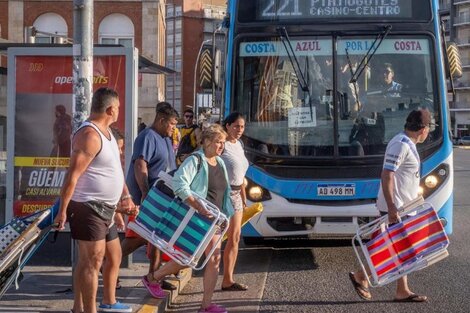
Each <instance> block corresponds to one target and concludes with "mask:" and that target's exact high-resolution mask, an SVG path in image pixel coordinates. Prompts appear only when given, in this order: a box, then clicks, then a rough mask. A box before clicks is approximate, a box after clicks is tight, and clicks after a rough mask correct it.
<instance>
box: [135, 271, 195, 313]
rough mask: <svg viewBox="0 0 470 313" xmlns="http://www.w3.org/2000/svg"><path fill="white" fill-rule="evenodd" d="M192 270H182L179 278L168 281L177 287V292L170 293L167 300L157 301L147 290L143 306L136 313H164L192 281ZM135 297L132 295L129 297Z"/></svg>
mask: <svg viewBox="0 0 470 313" xmlns="http://www.w3.org/2000/svg"><path fill="white" fill-rule="evenodd" d="M191 277H192V270H191V268H185V269H182V270H181V271H180V273H179V278H173V279H168V280H167V281H168V282H169V283H171V284H172V285H174V286H175V287H176V290H173V291H168V293H167V296H166V298H164V299H155V298H152V297H151V296H150V295H149V294H148V292H147V290H145V292H146V295H145V297H144V298H143V300H142V305H141V306H140V308H138V309H137V310H136V311H135V312H137V313H164V312H165V310H166V309H167V307H168V306H169V305H170V304H171V303H172V302H174V301H175V299H176V297H178V295H179V293H180V292H181V291H182V290H183V288H184V287H185V286H186V284H187V283H188V282H189V281H190V280H191ZM132 296H135V294H134V295H133V294H132V293H131V294H130V295H129V297H132Z"/></svg>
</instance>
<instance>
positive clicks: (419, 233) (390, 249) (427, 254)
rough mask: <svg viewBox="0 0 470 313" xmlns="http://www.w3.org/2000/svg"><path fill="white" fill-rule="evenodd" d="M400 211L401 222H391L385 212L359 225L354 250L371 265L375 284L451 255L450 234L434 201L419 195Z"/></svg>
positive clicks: (382, 283)
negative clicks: (369, 221)
mask: <svg viewBox="0 0 470 313" xmlns="http://www.w3.org/2000/svg"><path fill="white" fill-rule="evenodd" d="M414 212H415V213H416V214H415V215H409V214H410V213H414ZM399 215H400V217H401V220H400V222H399V223H397V224H394V225H390V226H388V215H385V216H382V217H380V218H378V219H377V220H375V221H373V222H371V223H369V224H367V225H364V226H362V227H361V228H359V229H358V231H357V233H356V235H355V236H354V238H353V248H354V251H355V253H356V255H357V258H358V260H359V263H360V265H361V267H362V269H363V270H364V271H365V268H366V266H367V268H368V269H369V272H370V276H369V277H368V279H369V283H370V285H371V286H373V287H378V286H383V285H386V284H388V283H390V282H392V281H395V280H397V279H398V278H400V277H403V276H404V275H407V274H409V273H411V272H414V271H417V270H421V269H423V268H425V267H427V266H429V265H431V264H433V263H435V262H437V261H440V260H442V259H443V258H445V257H447V256H448V252H447V247H448V245H449V238H448V237H447V235H446V233H445V230H444V228H443V225H442V223H441V221H440V220H439V217H438V216H437V214H436V211H435V210H434V208H433V207H432V205H431V204H429V203H424V201H423V199H422V198H420V199H417V200H415V201H414V202H412V203H411V204H409V205H407V206H405V208H404V209H403V210H401V211H400V214H399ZM355 242H358V243H359V248H357V247H356V245H355Z"/></svg>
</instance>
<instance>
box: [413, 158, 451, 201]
mask: <svg viewBox="0 0 470 313" xmlns="http://www.w3.org/2000/svg"><path fill="white" fill-rule="evenodd" d="M448 177H449V165H448V164H445V163H443V164H440V165H439V166H438V167H436V168H435V169H434V170H433V171H431V173H429V174H428V175H426V176H424V177H423V178H422V179H421V184H420V191H421V190H422V195H423V197H424V198H427V197H429V196H430V195H431V194H432V193H433V192H434V191H436V190H437V189H439V187H440V186H441V185H442V184H443V183H444V182H445V181H446V180H447V178H448Z"/></svg>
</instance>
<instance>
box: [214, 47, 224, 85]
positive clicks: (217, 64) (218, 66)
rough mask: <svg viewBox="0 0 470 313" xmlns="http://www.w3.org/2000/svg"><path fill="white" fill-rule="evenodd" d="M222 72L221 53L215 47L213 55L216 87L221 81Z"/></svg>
mask: <svg viewBox="0 0 470 313" xmlns="http://www.w3.org/2000/svg"><path fill="white" fill-rule="evenodd" d="M222 72H223V71H222V53H221V52H220V50H219V49H217V48H216V49H215V56H214V84H215V86H216V87H218V86H220V83H221V81H222Z"/></svg>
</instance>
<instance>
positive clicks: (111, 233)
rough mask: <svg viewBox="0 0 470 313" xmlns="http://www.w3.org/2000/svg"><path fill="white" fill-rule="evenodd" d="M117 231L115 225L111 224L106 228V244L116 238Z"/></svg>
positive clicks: (117, 235)
mask: <svg viewBox="0 0 470 313" xmlns="http://www.w3.org/2000/svg"><path fill="white" fill-rule="evenodd" d="M118 237H119V234H118V230H117V226H116V224H113V226H111V227H110V228H108V234H107V235H106V238H105V239H106V242H109V241H113V240H114V239H116V238H118Z"/></svg>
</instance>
